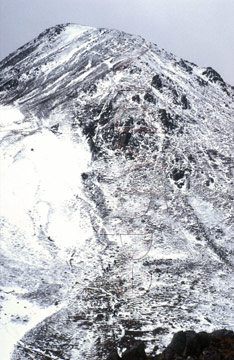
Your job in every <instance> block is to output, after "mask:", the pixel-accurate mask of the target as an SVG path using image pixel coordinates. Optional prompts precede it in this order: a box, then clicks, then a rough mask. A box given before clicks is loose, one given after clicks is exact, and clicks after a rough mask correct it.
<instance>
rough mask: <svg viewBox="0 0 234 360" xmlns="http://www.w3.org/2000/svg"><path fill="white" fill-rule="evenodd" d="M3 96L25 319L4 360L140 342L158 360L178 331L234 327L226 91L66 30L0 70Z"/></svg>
mask: <svg viewBox="0 0 234 360" xmlns="http://www.w3.org/2000/svg"><path fill="white" fill-rule="evenodd" d="M212 74H213V75H212ZM211 78H212V79H213V80H214V81H211ZM215 79H216V80H217V81H216V80H215ZM0 98H1V104H2V105H3V106H5V108H3V109H6V106H8V107H9V106H15V107H16V108H17V109H19V110H20V111H21V113H22V114H23V116H22V117H19V118H17V119H16V120H14V121H13V120H9V119H4V118H2V119H3V120H2V122H1V128H2V130H3V131H2V132H1V136H2V137H1V140H2V145H1V146H2V154H3V160H4V164H6V165H4V171H6V169H9V170H8V171H9V176H8V177H6V179H8V182H9V184H8V187H9V186H10V189H11V191H10V192H9V196H5V197H4V201H5V203H4V204H5V205H4V207H2V212H1V219H2V224H3V225H4V230H3V231H2V235H1V236H2V237H1V244H2V245H0V246H1V252H0V253H1V269H2V271H3V276H2V278H1V286H2V289H3V294H4V296H3V300H2V301H3V304H5V305H4V306H5V308H7V304H8V303H11V302H13V301H15V302H16V304H17V302H19V304H23V305H22V306H23V308H24V306H26V307H27V309H28V308H30V306H31V307H32V309H33V311H31V310H30V311H29V312H27V311H28V310H24V312H25V314H26V315H27V317H26V315H25V317H24V319H27V321H25V323H26V322H27V324H28V326H27V327H26V326H25V327H24V326H23V325H22V324H24V321H23V317H22V315H20V316H21V317H20V319H21V320H20V324H21V325H20V327H19V328H20V329H21V328H22V329H25V331H23V330H22V331H23V332H22V336H23V335H24V334H25V332H26V331H28V332H27V333H26V334H25V335H24V337H23V338H22V339H21V341H20V342H18V345H17V346H16V347H15V351H14V354H13V356H12V359H15V360H20V359H30V358H32V357H33V358H34V359H38V360H40V359H41V358H43V357H44V358H45V357H46V356H48V357H51V358H53V357H54V358H56V357H57V358H58V359H59V358H61V359H62V358H63V359H69V360H71V359H76V360H79V359H87V360H88V359H92V360H97V359H101V358H105V357H107V356H108V355H109V354H110V352H111V351H112V350H113V348H114V346H115V345H116V344H117V345H118V347H119V350H120V351H122V352H123V351H125V350H126V349H127V348H129V347H131V346H134V344H133V343H132V339H133V338H136V339H137V340H138V341H139V342H140V341H142V340H145V345H146V350H145V351H146V353H147V354H148V353H152V356H155V355H156V352H157V349H158V350H159V351H160V350H162V348H163V346H164V345H165V344H166V343H168V342H169V341H168V340H169V339H170V336H171V333H172V332H174V330H173V329H174V327H177V328H178V329H185V328H186V329H189V328H191V329H194V331H196V332H198V331H200V330H209V331H212V330H213V329H214V328H217V327H218V328H221V327H226V328H233V326H234V325H233V313H232V311H231V306H232V302H233V298H232V291H231V290H232V288H231V287H232V273H233V266H234V264H233V261H234V259H233V240H232V233H233V221H232V216H233V207H232V202H233V138H232V136H233V89H232V88H231V87H230V86H229V85H228V84H225V86H224V85H223V84H222V83H221V80H220V79H219V78H218V79H217V74H216V73H214V72H212V71H211V70H210V69H209V68H207V69H201V68H199V67H197V66H196V65H194V64H191V63H189V62H187V61H184V60H181V59H177V58H176V57H175V56H173V55H172V54H169V53H167V52H166V51H164V50H161V49H159V48H158V47H157V46H156V45H154V44H151V43H148V42H146V41H144V40H143V39H142V38H140V37H136V36H133V35H129V34H125V33H123V32H119V31H116V30H106V29H94V28H87V27H80V26H78V25H72V24H67V25H59V26H56V27H54V28H51V29H48V30H46V31H45V32H44V33H42V34H41V35H40V36H39V37H38V38H36V39H35V40H33V41H31V42H30V43H28V44H26V45H25V46H23V47H21V48H20V49H18V50H17V51H16V52H15V53H13V54H11V55H9V56H8V57H7V58H6V59H5V60H3V61H2V62H1V63H0ZM1 109H2V108H1ZM4 116H5V115H4ZM87 154H88V155H87ZM86 157H87V159H86ZM23 165H24V166H23ZM6 173H7V172H6ZM13 177H14V178H15V179H16V183H15V184H16V185H12V183H11V182H10V179H12V178H13ZM32 178H33V179H32ZM6 185H7V181H5V182H4V184H3V186H5V187H6V188H7V186H6ZM5 187H4V189H5ZM8 191H9V190H8ZM12 199H13V200H12ZM13 204H17V207H18V208H19V209H21V210H22V211H21V210H20V211H19V213H22V214H24V215H22V219H23V221H19V220H17V219H18V217H17V216H15V217H12V216H11V212H10V211H8V209H10V206H11V207H12V211H13V210H14V207H16V206H13ZM33 246H34V247H33ZM9 283H11V284H12V285H11V286H12V287H11V288H10V290H9V289H8V287H9ZM4 291H5V292H4ZM9 291H10V293H9ZM26 302H27V303H26ZM37 307H38V309H39V310H40V311H41V310H42V309H48V311H49V313H48V315H43V316H42V315H41V317H40V318H37V317H35V318H34V315H33V314H34V310H35V309H36V308H37ZM30 309H31V308H30ZM39 310H37V311H39ZM17 311H18V310H17ZM35 311H36V310H35ZM19 312H20V313H22V311H21V310H20V309H19ZM9 314H10V313H9ZM41 314H42V313H41ZM43 314H44V313H43ZM13 315H14V314H13ZM14 316H15V315H14ZM11 319H12V318H11V315H9V319H8V322H7V324H8V325H9V326H13V325H14V326H16V325H15V324H16V323H13V321H12V320H11ZM36 319H38V320H36ZM31 320H32V321H31ZM4 321H5V320H4ZM17 326H18V325H17ZM17 329H18V328H17ZM155 334H157V338H156V340H155ZM190 335H191V339H193V333H190ZM16 340H19V338H17V339H16ZM191 341H193V340H191ZM16 342H17V341H15V343H16ZM113 356H115V357H116V356H117V355H116V354H115V355H113Z"/></svg>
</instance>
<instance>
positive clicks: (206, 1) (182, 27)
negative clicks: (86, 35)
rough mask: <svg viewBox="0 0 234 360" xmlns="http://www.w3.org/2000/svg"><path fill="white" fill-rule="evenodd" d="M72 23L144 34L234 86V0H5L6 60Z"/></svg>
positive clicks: (1, 10) (1, 9)
mask: <svg viewBox="0 0 234 360" xmlns="http://www.w3.org/2000/svg"><path fill="white" fill-rule="evenodd" d="M67 22H73V23H78V24H82V25H89V26H95V27H107V28H115V29H119V30H123V31H126V32H129V33H133V34H138V35H141V36H142V37H144V38H145V39H147V40H150V41H152V42H154V43H156V44H158V45H159V46H160V47H163V48H164V49H166V50H168V51H170V52H172V53H174V54H176V55H178V56H179V57H182V58H184V59H187V60H190V61H193V62H195V63H196V64H198V65H199V66H212V67H213V68H215V69H216V70H217V71H218V72H219V73H220V74H221V75H222V77H223V78H224V80H226V81H227V82H229V83H230V84H232V85H234V0H0V58H1V59H2V58H4V57H5V56H7V55H8V54H9V53H10V52H12V51H14V50H16V49H17V48H18V47H19V46H21V45H23V44H25V43H26V42H28V41H29V40H31V39H33V38H34V37H36V36H37V35H38V34H39V33H40V32H42V31H43V30H45V29H46V28H48V27H50V26H53V25H56V24H61V23H67Z"/></svg>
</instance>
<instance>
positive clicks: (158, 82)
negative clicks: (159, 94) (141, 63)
mask: <svg viewBox="0 0 234 360" xmlns="http://www.w3.org/2000/svg"><path fill="white" fill-rule="evenodd" d="M151 85H152V86H153V87H154V88H155V89H158V90H159V89H161V88H162V80H161V78H160V76H159V75H154V77H153V79H152V83H151Z"/></svg>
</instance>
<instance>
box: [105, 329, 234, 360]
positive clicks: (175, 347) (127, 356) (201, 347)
mask: <svg viewBox="0 0 234 360" xmlns="http://www.w3.org/2000/svg"><path fill="white" fill-rule="evenodd" d="M233 355H234V333H233V331H229V330H226V329H223V330H216V331H214V332H212V333H211V334H209V333H206V332H200V333H196V332H195V331H179V332H178V333H176V334H175V335H174V336H173V339H172V341H171V343H170V344H169V345H168V346H167V347H166V349H165V350H164V351H163V352H162V353H161V354H158V355H156V356H150V355H149V356H147V355H146V353H145V344H144V343H143V342H140V343H138V344H135V345H134V346H132V347H130V348H129V349H128V350H126V351H125V352H124V353H123V354H122V357H119V355H118V354H117V352H113V353H112V354H111V355H110V356H109V357H108V358H107V360H121V359H122V360H147V359H148V360H153V359H157V360H183V359H194V360H198V359H199V360H205V359H206V360H211V359H213V360H218V359H220V360H224V359H226V360H228V359H232V358H233Z"/></svg>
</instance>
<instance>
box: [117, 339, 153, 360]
mask: <svg viewBox="0 0 234 360" xmlns="http://www.w3.org/2000/svg"><path fill="white" fill-rule="evenodd" d="M146 359H147V356H146V353H145V344H144V343H143V342H141V343H139V344H137V345H134V346H133V347H131V348H130V349H128V350H126V351H125V352H124V353H123V355H122V360H146Z"/></svg>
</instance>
